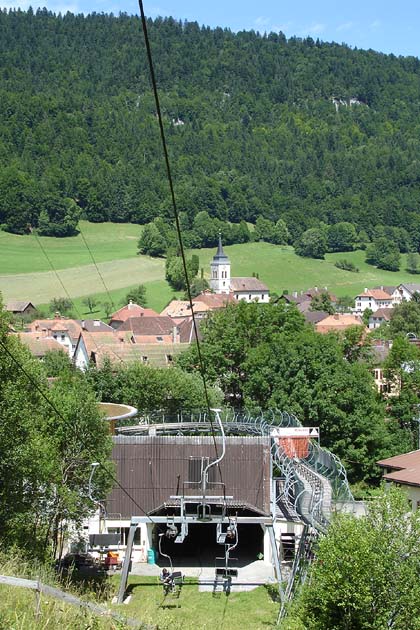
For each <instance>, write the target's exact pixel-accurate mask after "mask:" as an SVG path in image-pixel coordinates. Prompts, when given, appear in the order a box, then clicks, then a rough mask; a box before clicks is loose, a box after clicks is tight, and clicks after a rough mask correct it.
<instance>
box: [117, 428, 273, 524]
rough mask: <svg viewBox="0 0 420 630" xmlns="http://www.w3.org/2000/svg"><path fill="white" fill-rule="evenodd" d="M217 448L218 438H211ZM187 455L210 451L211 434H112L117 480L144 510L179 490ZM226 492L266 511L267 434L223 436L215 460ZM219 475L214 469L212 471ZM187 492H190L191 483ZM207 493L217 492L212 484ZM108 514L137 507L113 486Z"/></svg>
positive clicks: (185, 477) (137, 510)
mask: <svg viewBox="0 0 420 630" xmlns="http://www.w3.org/2000/svg"><path fill="white" fill-rule="evenodd" d="M216 444H217V448H218V452H219V454H220V453H221V449H222V443H221V439H220V438H217V440H216ZM191 457H210V458H214V457H215V451H214V445H213V439H212V438H211V437H178V436H177V437H173V436H155V437H152V436H137V437H124V436H117V437H115V438H114V447H113V451H112V459H113V461H114V462H115V464H116V475H117V478H118V481H119V482H120V484H121V485H122V486H123V487H124V488H125V489H126V490H127V491H128V492H129V494H130V495H132V497H133V498H134V500H135V501H136V502H137V503H138V504H139V506H141V507H142V508H143V510H144V512H146V513H147V512H150V511H152V510H154V509H156V508H157V507H159V506H160V505H162V504H163V503H165V502H168V501H169V500H170V496H171V495H179V494H182V492H183V482H184V481H188V476H189V474H188V471H189V461H190V458H191ZM220 468H221V474H222V477H223V482H224V483H225V484H226V495H233V499H234V501H235V502H239V503H248V504H251V505H253V506H255V507H256V508H258V510H260V511H261V512H263V513H269V511H270V443H269V438H261V437H228V438H226V455H225V458H224V460H223V461H222V462H221V464H220ZM216 479H217V480H219V474H218V473H216ZM189 494H196V491H195V489H194V488H191V489H190V490H189ZM209 494H223V492H222V490H221V487H220V486H219V487H218V486H214V487H211V488H210V490H209ZM107 510H108V513H109V514H121V515H122V517H123V518H127V517H128V518H129V517H131V516H132V515H136V516H142V514H143V513H142V510H141V509H140V508H139V507H137V506H136V505H135V504H134V503H133V501H132V500H131V499H130V498H129V497H127V495H126V494H125V493H124V492H123V491H122V490H121V489H119V488H118V487H115V488H114V489H113V490H112V492H111V494H110V496H109V497H108V500H107Z"/></svg>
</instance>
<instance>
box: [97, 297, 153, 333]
mask: <svg viewBox="0 0 420 630" xmlns="http://www.w3.org/2000/svg"><path fill="white" fill-rule="evenodd" d="M158 315H159V313H156V311H154V310H153V309H152V308H144V307H143V306H140V305H139V304H134V302H132V301H131V300H130V302H129V303H128V304H127V305H126V306H123V307H122V308H120V309H119V310H118V311H115V313H113V314H112V315H111V319H110V321H109V325H110V326H112V328H118V327H119V326H120V325H121V324H122V323H123V322H125V321H126V320H127V319H129V318H130V317H158Z"/></svg>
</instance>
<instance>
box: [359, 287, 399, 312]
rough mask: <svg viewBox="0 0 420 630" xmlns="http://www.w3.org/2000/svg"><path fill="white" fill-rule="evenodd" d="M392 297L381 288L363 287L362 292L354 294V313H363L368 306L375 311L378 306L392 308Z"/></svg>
mask: <svg viewBox="0 0 420 630" xmlns="http://www.w3.org/2000/svg"><path fill="white" fill-rule="evenodd" d="M392 307H393V298H392V295H390V294H389V293H388V292H387V291H385V290H384V289H383V288H379V289H367V288H366V289H365V290H364V291H363V293H360V294H359V295H356V298H355V308H354V311H355V313H359V314H360V313H363V312H364V311H365V310H366V309H367V308H369V309H370V310H371V311H372V312H373V313H375V312H376V311H377V310H378V309H379V308H392Z"/></svg>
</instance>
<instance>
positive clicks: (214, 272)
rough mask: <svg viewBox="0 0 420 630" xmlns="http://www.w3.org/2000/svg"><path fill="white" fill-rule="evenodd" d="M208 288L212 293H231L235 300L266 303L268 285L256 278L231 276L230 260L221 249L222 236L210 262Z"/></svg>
mask: <svg viewBox="0 0 420 630" xmlns="http://www.w3.org/2000/svg"><path fill="white" fill-rule="evenodd" d="M209 284H210V288H211V289H212V291H214V293H219V294H221V293H226V294H231V295H232V296H233V298H234V299H235V300H244V301H245V302H263V303H268V302H269V300H270V293H269V290H268V287H267V286H266V285H265V284H264V283H263V282H261V280H259V279H258V278H232V277H231V274H230V260H229V258H228V257H227V256H226V254H225V252H224V251H223V246H222V238H221V236H220V235H219V245H218V248H217V252H216V254H215V255H214V256H213V260H212V261H211V263H210V283H209Z"/></svg>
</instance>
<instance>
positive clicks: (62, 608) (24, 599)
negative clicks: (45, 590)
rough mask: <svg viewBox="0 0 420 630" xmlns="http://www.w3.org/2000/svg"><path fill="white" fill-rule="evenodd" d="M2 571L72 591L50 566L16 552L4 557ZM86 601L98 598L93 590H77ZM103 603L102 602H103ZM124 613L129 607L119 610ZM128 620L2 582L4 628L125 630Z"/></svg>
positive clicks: (0, 615) (0, 606)
mask: <svg viewBox="0 0 420 630" xmlns="http://www.w3.org/2000/svg"><path fill="white" fill-rule="evenodd" d="M0 574H2V575H7V576H14V577H22V578H26V579H32V580H39V581H41V582H43V583H44V584H47V585H49V586H53V587H55V588H59V589H60V590H63V591H68V590H69V589H68V585H64V586H63V584H60V583H59V582H58V581H57V579H56V576H55V574H54V572H53V571H52V570H50V569H49V568H48V567H45V566H42V565H40V566H39V567H35V566H31V565H30V564H28V563H26V562H25V561H24V560H22V559H21V558H18V557H14V556H13V555H12V556H10V557H7V558H6V557H5V556H3V557H0ZM73 594H76V596H77V597H82V599H84V600H86V601H90V602H93V601H97V597H96V595H95V593H93V592H86V591H84V593H83V595H81V592H76V593H75V592H74V590H73ZM99 603H102V604H103V601H102V602H99ZM117 612H118V613H119V614H121V616H122V617H123V616H124V613H125V610H119V611H117ZM126 627H127V626H126V625H125V624H124V623H120V622H119V621H115V620H113V619H110V618H109V617H108V616H102V615H96V614H93V613H91V612H89V611H88V610H86V609H83V608H79V607H78V606H70V605H69V604H65V603H64V602H63V601H62V600H60V599H55V598H53V597H50V596H46V595H45V594H41V595H39V599H37V595H36V593H35V591H32V590H29V589H25V588H22V587H18V586H13V587H12V586H5V585H3V584H2V585H0V628H1V630H47V629H48V630H58V629H63V630H93V629H95V630H117V629H118V630H123V629H124V628H126Z"/></svg>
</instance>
